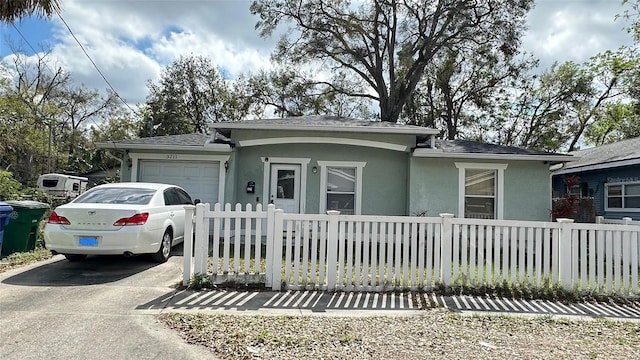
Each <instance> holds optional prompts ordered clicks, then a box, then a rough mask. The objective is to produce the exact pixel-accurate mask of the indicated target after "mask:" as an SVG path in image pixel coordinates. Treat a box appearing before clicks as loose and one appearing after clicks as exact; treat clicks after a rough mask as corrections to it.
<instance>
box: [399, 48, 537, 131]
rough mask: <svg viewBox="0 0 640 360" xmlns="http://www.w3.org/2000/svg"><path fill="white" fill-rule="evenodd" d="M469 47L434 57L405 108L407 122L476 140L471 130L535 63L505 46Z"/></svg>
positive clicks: (514, 49)
mask: <svg viewBox="0 0 640 360" xmlns="http://www.w3.org/2000/svg"><path fill="white" fill-rule="evenodd" d="M470 45H471V44H465V46H463V47H460V48H457V49H455V50H449V51H446V52H444V53H443V54H442V55H441V56H437V57H435V58H434V60H433V62H432V63H431V64H430V65H429V66H428V67H427V76H426V77H425V78H424V79H423V80H422V81H421V82H420V84H419V85H418V87H417V88H416V91H415V92H414V94H413V95H412V96H411V97H410V99H409V102H408V103H407V105H406V106H405V109H404V118H405V119H406V122H407V123H409V124H415V125H422V126H428V127H433V128H437V129H440V130H441V132H442V134H443V137H445V138H447V139H455V138H458V137H459V136H461V135H462V137H473V133H472V132H471V130H472V129H474V127H475V125H476V124H477V123H478V122H480V121H481V118H480V116H481V115H482V114H484V113H486V112H487V111H489V110H490V109H492V108H493V107H494V106H495V101H494V99H495V98H496V97H499V96H501V95H502V94H503V93H504V92H505V88H509V87H514V86H516V84H518V83H519V81H520V80H521V79H522V78H523V77H524V76H526V74H527V71H529V70H530V69H532V68H533V67H534V66H536V64H537V62H536V61H535V60H534V59H532V58H530V57H524V56H523V55H521V54H519V53H518V51H517V49H516V48H515V47H511V46H507V45H506V44H503V46H494V45H495V44H491V42H490V41H488V42H487V43H485V42H480V44H475V45H474V46H470ZM514 46H515V44H514ZM465 132H466V133H465ZM461 133H462V134H461Z"/></svg>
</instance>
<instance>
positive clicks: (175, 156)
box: [167, 154, 178, 160]
mask: <svg viewBox="0 0 640 360" xmlns="http://www.w3.org/2000/svg"><path fill="white" fill-rule="evenodd" d="M177 158H178V154H167V159H173V160H175V159H177Z"/></svg>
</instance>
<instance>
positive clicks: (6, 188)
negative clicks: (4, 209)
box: [0, 171, 22, 200]
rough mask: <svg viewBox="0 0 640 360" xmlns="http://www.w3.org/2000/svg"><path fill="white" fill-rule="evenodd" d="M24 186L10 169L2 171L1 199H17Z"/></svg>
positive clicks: (0, 174)
mask: <svg viewBox="0 0 640 360" xmlns="http://www.w3.org/2000/svg"><path fill="white" fill-rule="evenodd" d="M21 187H22V186H21V185H20V183H19V182H17V181H16V180H15V179H14V178H13V174H12V173H11V172H9V171H0V200H13V199H17V198H18V196H19V194H20V188H21Z"/></svg>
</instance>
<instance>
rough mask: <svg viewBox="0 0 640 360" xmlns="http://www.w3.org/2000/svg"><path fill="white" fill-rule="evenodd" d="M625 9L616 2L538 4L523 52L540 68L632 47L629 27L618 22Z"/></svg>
mask: <svg viewBox="0 0 640 360" xmlns="http://www.w3.org/2000/svg"><path fill="white" fill-rule="evenodd" d="M622 12H623V8H622V6H621V3H620V2H617V1H613V0H575V1H555V0H548V1H539V2H538V5H537V6H536V8H534V9H533V11H531V12H530V13H529V16H528V21H527V23H528V25H529V32H528V34H527V36H526V37H525V38H524V41H523V45H524V49H525V50H527V51H529V52H531V53H533V55H534V56H535V57H537V58H540V60H541V68H543V69H544V68H547V67H549V66H550V65H551V64H552V63H553V62H555V61H557V62H564V61H569V60H571V61H575V62H584V61H586V60H588V59H589V58H590V57H592V56H594V55H596V54H598V53H599V52H602V51H604V50H615V49H617V48H618V47H620V46H621V45H625V44H631V43H632V38H631V37H630V36H629V35H628V34H627V33H626V31H625V27H626V26H627V25H628V24H627V23H626V22H625V21H624V20H623V19H618V20H615V19H616V15H617V14H621V13H622Z"/></svg>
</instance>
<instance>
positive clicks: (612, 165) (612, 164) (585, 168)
mask: <svg viewBox="0 0 640 360" xmlns="http://www.w3.org/2000/svg"><path fill="white" fill-rule="evenodd" d="M567 165H571V163H568V164H567ZM629 165H640V159H630V160H621V161H613V162H608V163H604V164H594V165H583V166H575V167H570V168H563V169H560V170H557V171H554V172H553V175H562V174H571V173H575V172H580V171H592V170H602V169H610V168H615V167H621V166H629Z"/></svg>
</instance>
